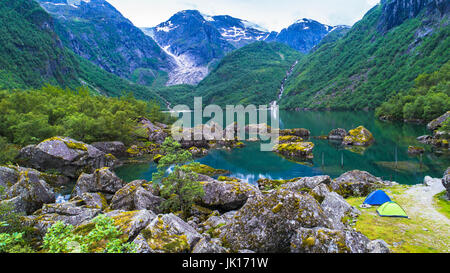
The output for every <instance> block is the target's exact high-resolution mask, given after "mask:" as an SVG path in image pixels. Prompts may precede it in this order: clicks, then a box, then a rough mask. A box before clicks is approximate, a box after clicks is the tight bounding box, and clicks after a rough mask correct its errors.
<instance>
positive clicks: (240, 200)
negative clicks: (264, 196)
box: [201, 180, 260, 211]
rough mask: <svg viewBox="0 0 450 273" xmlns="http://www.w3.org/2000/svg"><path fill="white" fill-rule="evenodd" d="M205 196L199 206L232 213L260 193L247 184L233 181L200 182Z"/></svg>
mask: <svg viewBox="0 0 450 273" xmlns="http://www.w3.org/2000/svg"><path fill="white" fill-rule="evenodd" d="M202 185H203V190H204V192H205V195H204V196H203V198H202V200H201V205H202V206H205V207H208V208H213V209H217V210H220V211H232V210H236V209H239V208H241V207H242V206H244V204H245V203H246V202H247V200H248V199H249V198H250V197H252V196H257V195H259V194H260V191H259V190H258V189H257V188H256V187H254V186H252V185H250V184H248V183H241V182H233V181H226V182H225V181H224V182H222V181H216V180H214V181H206V182H202Z"/></svg>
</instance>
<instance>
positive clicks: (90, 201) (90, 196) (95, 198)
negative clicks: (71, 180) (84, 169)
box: [80, 192, 108, 210]
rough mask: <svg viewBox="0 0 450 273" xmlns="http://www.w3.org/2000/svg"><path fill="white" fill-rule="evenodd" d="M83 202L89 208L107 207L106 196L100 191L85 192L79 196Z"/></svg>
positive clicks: (102, 208)
mask: <svg viewBox="0 0 450 273" xmlns="http://www.w3.org/2000/svg"><path fill="white" fill-rule="evenodd" d="M80 199H81V200H83V202H84V204H85V205H86V206H87V207H89V208H95V209H100V210H104V209H106V208H107V207H108V203H107V201H106V198H105V197H104V196H103V195H102V194H100V193H97V192H96V193H90V192H85V193H83V194H82V195H81V196H80Z"/></svg>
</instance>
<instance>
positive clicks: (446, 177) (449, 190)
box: [442, 168, 450, 200]
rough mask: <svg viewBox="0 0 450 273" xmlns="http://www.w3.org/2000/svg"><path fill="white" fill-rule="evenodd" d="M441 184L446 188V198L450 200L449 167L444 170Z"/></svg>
mask: <svg viewBox="0 0 450 273" xmlns="http://www.w3.org/2000/svg"><path fill="white" fill-rule="evenodd" d="M442 184H443V185H444V187H445V188H446V189H447V198H448V199H449V200H450V168H448V169H447V171H445V174H444V178H442Z"/></svg>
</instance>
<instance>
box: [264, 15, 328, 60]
mask: <svg viewBox="0 0 450 273" xmlns="http://www.w3.org/2000/svg"><path fill="white" fill-rule="evenodd" d="M333 29H334V27H331V26H327V25H324V24H321V23H319V22H317V21H314V20H310V19H301V20H298V21H297V22H295V23H294V24H292V25H291V26H289V27H288V28H285V29H283V30H282V31H281V32H280V33H278V34H276V33H271V34H270V36H269V37H268V38H267V40H266V41H268V42H272V41H275V42H278V43H283V44H286V45H288V46H290V47H292V48H293V49H296V50H298V51H300V52H302V53H308V52H309V51H310V50H311V49H312V48H313V47H314V46H316V45H317V44H319V43H320V42H321V41H322V39H323V38H324V37H325V36H326V35H327V34H328V33H330V31H332V30H333Z"/></svg>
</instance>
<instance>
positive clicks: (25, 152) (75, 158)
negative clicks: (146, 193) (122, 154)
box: [19, 137, 117, 178]
mask: <svg viewBox="0 0 450 273" xmlns="http://www.w3.org/2000/svg"><path fill="white" fill-rule="evenodd" d="M19 158H20V161H22V162H23V164H24V165H25V166H27V167H32V168H35V169H37V170H40V171H47V170H56V171H58V172H59V173H61V174H62V175H64V176H68V177H71V178H77V177H78V176H79V175H80V174H81V173H82V172H87V173H90V172H94V171H95V170H96V169H99V168H103V167H112V166H114V165H115V164H116V162H117V159H116V158H113V157H110V156H107V155H106V154H105V153H104V152H102V151H100V150H98V149H97V148H95V147H94V146H92V145H88V144H85V143H83V142H80V141H76V140H73V139H70V138H66V137H55V138H51V139H48V140H44V141H43V142H41V143H39V144H38V145H30V146H27V147H25V148H23V149H22V150H21V151H20V156H19Z"/></svg>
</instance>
